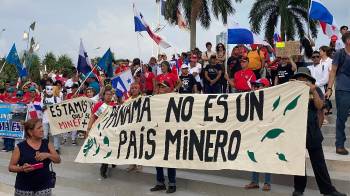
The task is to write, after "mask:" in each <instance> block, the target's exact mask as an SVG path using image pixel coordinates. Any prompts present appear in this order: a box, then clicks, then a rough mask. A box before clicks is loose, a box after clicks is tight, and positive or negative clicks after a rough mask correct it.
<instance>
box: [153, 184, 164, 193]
mask: <svg viewBox="0 0 350 196" xmlns="http://www.w3.org/2000/svg"><path fill="white" fill-rule="evenodd" d="M164 190H166V186H165V184H162V185H159V184H157V185H156V186H154V187H153V188H151V190H150V191H151V192H154V191H164Z"/></svg>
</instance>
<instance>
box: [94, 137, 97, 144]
mask: <svg viewBox="0 0 350 196" xmlns="http://www.w3.org/2000/svg"><path fill="white" fill-rule="evenodd" d="M94 144H95V146H97V142H96V138H95V137H94Z"/></svg>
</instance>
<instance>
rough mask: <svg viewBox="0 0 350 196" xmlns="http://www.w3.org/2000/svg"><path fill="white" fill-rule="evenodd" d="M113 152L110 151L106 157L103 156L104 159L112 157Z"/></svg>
mask: <svg viewBox="0 0 350 196" xmlns="http://www.w3.org/2000/svg"><path fill="white" fill-rule="evenodd" d="M111 154H112V151H109V152H108V153H107V154H106V156H105V157H103V158H104V159H106V158H108V157H110V156H111Z"/></svg>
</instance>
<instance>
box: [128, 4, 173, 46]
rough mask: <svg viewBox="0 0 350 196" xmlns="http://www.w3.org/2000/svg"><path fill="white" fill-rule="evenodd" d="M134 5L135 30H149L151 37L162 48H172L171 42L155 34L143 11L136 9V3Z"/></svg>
mask: <svg viewBox="0 0 350 196" xmlns="http://www.w3.org/2000/svg"><path fill="white" fill-rule="evenodd" d="M133 7H134V22H135V32H142V31H147V33H148V35H149V36H150V37H151V39H153V41H154V42H156V43H157V45H159V46H161V47H162V48H170V47H171V45H170V44H169V43H167V42H166V41H165V40H164V39H163V38H162V37H160V36H159V35H157V34H155V33H154V32H153V31H152V30H151V27H150V26H149V25H148V24H147V23H146V21H145V20H144V17H143V15H142V14H141V12H138V11H137V10H136V7H135V4H134V5H133Z"/></svg>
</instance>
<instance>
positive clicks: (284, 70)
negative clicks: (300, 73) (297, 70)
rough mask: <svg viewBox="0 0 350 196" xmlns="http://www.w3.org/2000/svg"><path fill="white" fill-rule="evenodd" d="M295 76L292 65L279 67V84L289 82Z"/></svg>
mask: <svg viewBox="0 0 350 196" xmlns="http://www.w3.org/2000/svg"><path fill="white" fill-rule="evenodd" d="M293 75H294V71H293V70H292V65H291V64H287V65H284V66H282V65H281V64H280V65H278V67H277V77H278V84H283V83H286V82H288V81H289V79H291V78H292V76H293Z"/></svg>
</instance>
